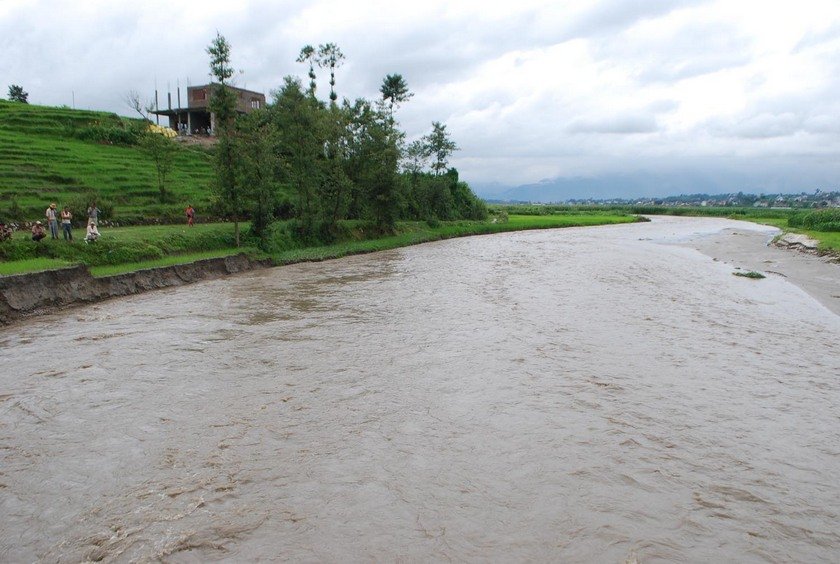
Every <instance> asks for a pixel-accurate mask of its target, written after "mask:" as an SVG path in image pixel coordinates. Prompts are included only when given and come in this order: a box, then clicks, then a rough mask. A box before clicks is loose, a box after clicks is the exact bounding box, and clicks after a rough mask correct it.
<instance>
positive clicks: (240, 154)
mask: <svg viewBox="0 0 840 564" xmlns="http://www.w3.org/2000/svg"><path fill="white" fill-rule="evenodd" d="M207 52H208V54H209V55H210V71H211V76H212V77H213V78H214V80H215V83H216V85H217V86H216V88H214V90H213V94H212V96H211V100H210V109H211V111H212V112H213V113H214V114H215V118H216V124H215V132H216V136H217V137H218V142H217V145H216V152H215V163H216V173H217V174H216V184H215V191H214V193H215V200H216V204H217V207H218V211H219V212H220V213H222V214H223V215H225V216H227V217H229V218H230V219H231V220H233V222H234V223H235V225H236V228H235V230H236V236H237V242H238V240H239V221H240V220H241V219H243V218H245V217H249V218H250V219H251V225H252V230H253V231H254V233H255V234H256V235H258V236H260V237H263V238H264V237H265V236H266V233H267V230H268V228H269V225H270V224H271V223H272V222H273V221H274V220H275V219H293V220H294V221H293V222H291V225H292V226H293V230H294V233H293V235H294V236H296V237H299V238H309V239H313V240H319V241H328V240H330V239H332V238H334V237H335V236H336V234H337V233H338V227H339V222H340V221H342V220H345V219H364V220H368V221H369V222H370V223H371V224H372V225H373V226H375V227H376V229H377V230H378V231H379V232H381V233H388V232H391V231H393V229H394V227H395V223H396V221H397V220H400V219H417V220H452V219H483V218H485V217H486V214H487V211H486V208H485V206H484V204H483V202H481V201H480V200H479V199H478V198H476V197H475V195H474V194H473V193H472V191H471V190H470V189H469V187H468V186H467V185H466V184H465V183H463V182H459V180H458V173H457V171H455V169H451V168H449V158H450V157H451V155H452V154H453V152H454V151H456V150H457V149H458V146H457V145H456V144H455V142H454V141H452V140H451V139H450V136H449V133H448V132H447V130H446V126H445V125H444V124H442V123H439V122H434V123H433V124H432V131H431V132H430V133H429V134H428V135H426V136H424V137H422V138H421V139H418V140H416V141H414V142H412V143H408V144H407V143H406V140H405V137H406V136H405V133H404V132H402V131H401V130H400V129H399V127H398V123H397V121H396V119H395V117H394V113H395V111H396V110H397V108H398V107H399V105H400V104H402V103H404V102H406V101H407V100H409V99H410V98H411V96H412V94H411V92H409V90H408V86H407V84H406V82H405V80H404V79H403V77H402V76H401V75H399V74H393V75H388V76H386V77H385V79H384V80H383V83H382V87H381V89H380V94H381V98H378V99H376V100H367V99H364V98H359V99H356V100H352V101H351V100H347V99H345V100H343V101H342V102H341V104H339V103H338V95H337V94H336V91H335V70H336V68H337V67H338V66H340V64H341V62H342V61H343V60H344V55H343V54H342V53H341V50H340V49H339V48H338V46H336V45H335V44H332V43H328V44H326V45H321V46H319V47H318V49H315V48H314V47H312V46H306V47H304V48H303V49H302V50H301V53H300V57H299V58H298V61H299V62H302V63H305V64H307V65H308V66H309V79H310V82H309V86H308V88H304V86H303V85H302V84H301V81H300V80H299V79H298V78H296V77H286V78H285V79H284V81H283V84H282V85H281V87H280V88H279V89H277V90H276V91H274V92H273V93H272V100H271V102H270V103H269V104H268V105H267V107H265V108H262V109H259V110H256V111H253V112H251V113H249V114H247V115H238V114H237V112H236V98H235V94H234V92H233V91H231V90H230V89H228V88H226V87H225V86H226V85H228V84H229V81H230V79H231V77H232V76H233V72H234V71H233V67H232V65H231V63H230V45H229V43H228V42H227V40H226V39H225V38H224V37H223V36H221V35H220V34H217V35H216V38H215V39H214V40H213V41H212V43H211V44H210V46H209V47H208V48H207ZM316 67H318V68H325V69H329V72H330V95H329V103H325V102H322V101H321V100H319V99H318V98H316V74H315V68H316Z"/></svg>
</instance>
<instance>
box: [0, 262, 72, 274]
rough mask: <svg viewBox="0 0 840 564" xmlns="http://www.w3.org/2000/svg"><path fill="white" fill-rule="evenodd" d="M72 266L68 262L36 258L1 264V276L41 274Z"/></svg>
mask: <svg viewBox="0 0 840 564" xmlns="http://www.w3.org/2000/svg"><path fill="white" fill-rule="evenodd" d="M70 265H71V263H68V262H67V261H64V260H61V259H52V258H34V259H26V260H17V261H13V262H0V276H9V275H12V274H23V273H26V272H39V271H41V270H53V269H56V268H64V267H67V266H70Z"/></svg>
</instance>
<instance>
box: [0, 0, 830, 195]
mask: <svg viewBox="0 0 840 564" xmlns="http://www.w3.org/2000/svg"><path fill="white" fill-rule="evenodd" d="M216 30H218V31H219V32H221V33H222V35H224V36H225V37H226V38H227V39H228V40H229V42H230V43H231V45H232V48H233V51H232V60H233V64H234V67H235V68H237V69H241V71H243V72H242V73H241V74H239V75H238V77H237V83H238V85H239V86H243V87H247V88H248V89H251V90H258V91H262V92H265V93H266V94H268V93H269V92H270V90H271V89H273V88H276V87H277V86H278V85H279V84H280V83H281V81H282V78H283V76H285V75H288V74H295V75H298V76H301V77H304V78H305V74H306V69H305V68H304V66H303V65H301V64H298V63H295V58H296V57H297V55H298V53H299V51H300V48H301V47H302V46H303V45H305V44H313V45H317V44H319V43H326V42H335V43H337V44H338V45H339V46H340V48H341V49H342V51H343V52H344V53H345V55H346V57H347V60H346V64H345V65H344V66H343V67H342V68H340V69H339V70H338V72H337V77H336V80H337V90H338V93H339V96H341V97H348V98H355V97H360V96H363V97H368V98H373V97H376V96H378V88H379V85H380V83H381V81H382V78H383V77H384V76H385V75H386V74H389V73H400V74H402V75H403V77H404V78H405V79H406V81H407V82H408V85H409V87H410V89H411V90H412V91H413V92H415V96H414V98H413V99H412V100H411V101H410V102H409V103H408V104H406V105H405V106H403V107H402V108H401V109H400V110H399V112H398V119H399V120H400V122H401V123H402V126H403V128H404V129H405V130H406V131H407V133H408V135H409V137H410V138H411V137H416V136H418V135H421V134H423V133H425V132H426V131H427V130H428V129H429V128H430V124H431V122H432V121H442V122H444V123H446V124H447V127H448V129H449V130H450V131H451V133H452V136H453V138H454V140H455V141H456V142H457V143H458V144H459V145H460V147H461V151H460V152H459V153H458V154H457V157H456V158H455V159H454V164H455V166H457V167H458V169H459V171H460V172H461V176H462V178H464V179H465V180H467V181H469V182H471V183H479V184H481V183H489V182H498V183H501V184H506V185H516V184H525V183H532V182H537V181H539V180H541V179H544V178H555V177H572V176H599V175H605V174H616V173H632V172H634V171H642V170H645V171H654V172H655V171H680V170H693V171H698V170H704V171H706V172H709V171H715V170H718V169H719V170H729V171H736V172H738V174H740V175H741V177H744V175H746V176H749V175H750V174H753V173H755V174H756V175H765V176H766V175H767V174H777V175H780V176H784V177H786V178H807V179H809V180H807V182H811V181H812V180H810V179H811V178H820V179H824V180H826V181H828V182H831V181H834V180H835V179H836V180H837V182H835V186H840V158H838V152H840V1H838V0H797V1H792V0H671V1H668V0H565V1H560V0H554V1H540V0H517V1H515V2H510V1H505V2H500V1H499V2H497V1H492V0H481V1H471V0H469V1H464V0H446V1H438V0H422V1H417V2H400V1H396V0H391V1H382V2H379V1H352V2H351V1H348V0H338V1H322V0H311V1H305V2H304V1H280V2H278V1H268V0H252V1H247V0H244V1H233V0H224V1H217V0H201V1H193V0H178V1H170V0H165V1H158V0H135V1H132V2H124V1H122V0H73V1H65V0H0V80H2V81H3V82H2V84H0V88H2V89H3V90H2V94H5V91H6V88H7V85H8V84H19V85H21V86H23V87H24V89H25V90H26V91H27V92H29V100H30V102H31V103H35V104H47V105H62V104H66V105H68V106H69V105H72V104H73V100H74V97H75V105H76V107H78V108H92V109H102V110H112V111H116V112H118V113H121V114H126V115H129V114H130V110H129V109H128V108H127V107H126V106H125V104H124V103H123V101H122V98H123V96H124V94H125V93H126V92H127V91H129V90H136V91H138V92H141V93H142V94H144V95H146V96H148V97H152V96H153V93H154V88H155V84H156V83H157V87H158V89H159V91H160V92H161V103H162V104H163V103H164V100H165V99H166V94H165V93H166V89H167V86H169V87H170V89H171V90H172V92H173V97H174V92H175V86H176V83H177V82H178V81H180V85H181V86H182V87H184V86H185V85H186V84H187V83H190V84H193V85H195V84H201V83H205V82H207V81H208V75H207V73H208V56H207V54H206V52H205V49H206V47H207V45H208V44H209V43H210V41H211V39H212V38H213V37H214V35H215V33H216ZM320 74H321V75H325V74H326V73H325V72H324V71H322V72H321V73H320ZM321 78H324V77H323V76H321ZM327 93H328V85H327V84H326V80H322V81H321V86H320V87H319V94H320V95H321V96H322V97H325V96H326V94H327ZM182 96H183V94H182ZM768 171H770V172H768ZM816 187H817V186H813V187H811V189H813V188H816ZM820 187H822V188H825V186H820ZM803 189H807V187H806V186H803Z"/></svg>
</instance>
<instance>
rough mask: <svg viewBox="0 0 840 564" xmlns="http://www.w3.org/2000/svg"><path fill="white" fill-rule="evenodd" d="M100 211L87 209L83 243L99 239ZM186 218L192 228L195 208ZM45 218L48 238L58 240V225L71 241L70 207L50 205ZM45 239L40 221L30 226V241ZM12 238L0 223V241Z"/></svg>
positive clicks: (92, 204) (10, 232) (92, 208)
mask: <svg viewBox="0 0 840 564" xmlns="http://www.w3.org/2000/svg"><path fill="white" fill-rule="evenodd" d="M100 213H102V212H101V210H100V209H99V208H98V207H96V202H93V203H91V204H90V207H88V209H87V216H88V220H87V229H86V233H85V239H84V241H85V243H92V242H93V241H96V240H97V239H99V214H100ZM184 213H185V214H186V216H187V225H189V226H190V227H192V226H193V225H195V208H194V207H192V205H188V206H187V208H186V209H185V210H184ZM44 215H45V216H46V220H47V221H46V223H47V227H48V228H49V230H50V231H49V233H50V237H51V238H52V239H58V231H59V225H61V232H62V234H63V236H64V240H65V241H72V240H73V212H71V211H70V206H64V209H62V210H61V211H59V210H58V206H57V205H56V204H54V203H53V204H50V207H48V208H47V211H46V212H44ZM46 237H47V228H45V227H44V224H43V223H42V222H40V221H36V222H35V224H34V225H32V240H33V241H35V242H36V243H37V242H39V241H41V240H42V239H45V238H46ZM11 238H12V228H11V227H9V226H7V225H5V224H3V223H0V241H2V240H5V239H11Z"/></svg>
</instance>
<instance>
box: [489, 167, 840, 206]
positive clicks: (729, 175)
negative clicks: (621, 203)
mask: <svg viewBox="0 0 840 564" xmlns="http://www.w3.org/2000/svg"><path fill="white" fill-rule="evenodd" d="M836 184H837V182H836V179H835V178H834V177H833V176H831V175H825V177H823V176H822V175H820V174H819V173H817V172H814V173H812V174H803V173H800V174H799V175H797V176H796V177H792V176H791V175H790V174H788V175H785V174H780V173H778V172H777V173H770V172H768V173H766V174H750V175H747V174H741V173H733V172H726V171H720V170H716V171H710V172H703V173H697V172H695V171H679V172H672V173H660V174H655V173H647V172H633V173H628V174H604V175H602V176H596V177H570V178H552V179H547V180H542V181H540V182H537V183H533V184H523V185H521V186H515V187H507V188H503V187H501V186H499V185H497V184H496V185H493V184H484V185H481V184H479V185H476V186H475V189H476V192H477V193H478V195H479V196H480V197H482V198H485V199H490V200H494V201H496V200H498V201H525V202H546V203H548V202H564V201H567V200H584V199H590V198H591V199H594V200H608V199H611V198H655V197H666V196H676V195H678V194H696V193H704V194H726V193H730V192H740V191H743V192H750V193H755V194H759V193H791V192H800V191H808V192H813V191H814V189H816V188H822V189H826V188H828V189H831V188H833V187H834V186H836Z"/></svg>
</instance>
